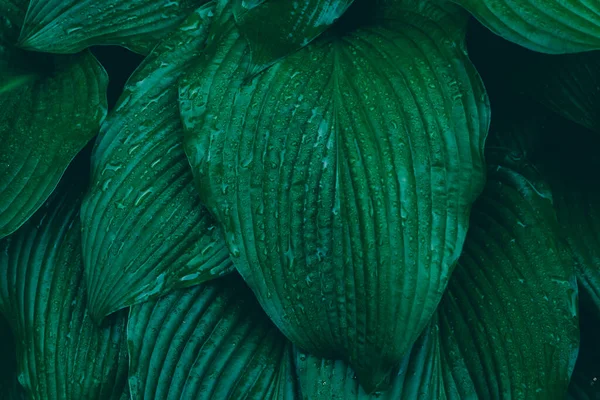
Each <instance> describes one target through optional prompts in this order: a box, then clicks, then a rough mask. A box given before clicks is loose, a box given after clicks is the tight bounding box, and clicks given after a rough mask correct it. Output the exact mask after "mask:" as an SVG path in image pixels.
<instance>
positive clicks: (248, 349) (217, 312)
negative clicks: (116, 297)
mask: <svg viewBox="0 0 600 400" xmlns="http://www.w3.org/2000/svg"><path fill="white" fill-rule="evenodd" d="M127 338H128V342H129V354H130V357H131V365H130V368H131V371H130V375H129V385H130V387H131V390H132V392H131V395H132V399H133V400H137V399H149V398H152V399H156V400H161V399H215V400H216V399H223V400H226V399H231V400H234V399H261V400H262V399H265V400H269V399H281V400H285V399H289V400H292V399H294V398H295V393H296V390H297V389H296V384H295V376H294V375H293V360H292V352H291V350H292V349H291V343H290V342H289V341H288V340H287V339H286V338H285V337H284V336H283V335H282V334H281V332H279V331H278V330H277V328H276V327H275V326H274V325H273V324H272V322H271V321H269V319H268V318H267V316H266V315H265V314H264V312H263V311H262V309H261V308H260V306H259V304H258V303H257V302H256V299H255V298H254V296H253V294H252V292H251V291H250V289H248V287H247V286H246V285H245V284H244V282H243V280H242V279H241V278H240V277H239V276H231V277H226V278H222V279H219V280H217V281H214V282H210V283H206V284H203V285H199V286H195V287H192V288H188V289H182V290H177V291H175V292H173V293H171V294H169V295H167V296H165V297H162V298H161V299H159V300H156V301H150V302H146V303H144V304H141V305H136V306H133V307H132V309H131V314H130V319H129V324H128V327H127Z"/></svg>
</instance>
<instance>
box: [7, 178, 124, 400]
mask: <svg viewBox="0 0 600 400" xmlns="http://www.w3.org/2000/svg"><path fill="white" fill-rule="evenodd" d="M73 180H74V177H73V176H68V177H66V179H65V180H64V185H63V184H62V183H61V187H60V188H59V189H57V193H55V194H54V195H53V196H52V197H51V199H50V200H49V201H48V202H47V203H46V204H45V205H44V206H43V207H42V208H40V209H39V210H38V212H37V213H36V214H35V215H34V216H33V217H32V218H31V219H30V220H29V221H28V222H27V223H26V224H25V225H23V226H22V227H21V228H20V229H19V230H18V231H17V232H15V233H14V234H13V235H11V236H9V237H8V238H5V239H3V240H2V241H0V313H2V314H4V315H5V316H6V318H7V320H8V322H9V324H10V326H11V329H12V331H13V332H14V334H15V337H16V338H17V340H16V345H17V354H18V366H19V382H20V383H21V384H22V385H23V386H24V387H25V389H26V391H27V397H28V398H30V399H43V400H52V399H57V400H58V399H60V400H68V399H73V400H81V399H90V400H94V399H98V400H108V399H119V398H120V397H121V395H122V393H123V391H124V390H125V385H126V382H127V349H126V340H125V333H126V332H125V323H126V318H125V315H124V314H123V313H121V314H119V315H115V316H114V318H112V319H111V320H110V321H107V323H106V324H105V325H103V326H102V327H97V326H96V325H95V324H94V323H93V322H92V320H91V318H90V317H89V314H88V313H87V311H86V307H85V305H86V293H85V284H84V280H83V263H82V257H81V231H80V223H79V205H80V201H79V198H80V196H81V195H80V190H79V189H77V188H75V187H74V186H70V185H69V183H70V182H72V181H73Z"/></svg>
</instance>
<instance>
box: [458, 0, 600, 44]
mask: <svg viewBox="0 0 600 400" xmlns="http://www.w3.org/2000/svg"><path fill="white" fill-rule="evenodd" d="M453 1H454V2H456V3H458V4H460V5H461V6H463V7H465V8H466V9H467V10H468V11H469V12H470V13H471V14H473V15H474V16H475V18H477V19H478V20H479V21H480V22H481V23H482V24H484V25H485V26H487V27H488V28H489V29H490V30H492V31H493V32H494V33H496V34H497V35H500V36H502V37H503V38H505V39H507V40H510V41H512V42H514V43H517V44H519V45H521V46H524V47H527V48H528V49H530V50H534V51H539V52H542V53H550V54H561V53H576V52H582V51H589V50H598V49H600V2H597V1H585V0H528V1H517V2H515V1H513V0H453Z"/></svg>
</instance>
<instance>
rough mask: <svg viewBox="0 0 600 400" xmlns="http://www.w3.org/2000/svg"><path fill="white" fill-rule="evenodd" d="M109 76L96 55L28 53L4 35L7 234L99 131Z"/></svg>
mask: <svg viewBox="0 0 600 400" xmlns="http://www.w3.org/2000/svg"><path fill="white" fill-rule="evenodd" d="M0 25H2V21H1V19H0ZM0 36H1V35H0ZM107 80H108V79H107V76H106V72H105V71H104V69H103V68H102V66H101V65H100V64H99V63H98V62H97V61H96V59H95V58H94V56H92V55H91V54H90V53H89V52H84V53H81V54H77V55H74V56H57V57H50V56H47V55H44V54H27V53H26V52H23V51H21V50H19V49H15V48H14V47H12V46H10V45H8V44H6V42H3V41H2V40H1V37H0V143H2V146H0V238H2V237H4V236H6V235H9V234H10V233H12V232H14V231H15V230H17V229H18V228H19V227H20V226H21V225H22V224H23V223H24V222H25V221H26V220H27V219H28V218H29V217H30V216H31V215H32V214H33V213H34V212H35V211H36V210H37V209H38V208H39V207H40V206H41V205H42V204H43V203H44V201H45V200H46V199H47V198H48V196H49V195H50V193H52V190H53V189H54V188H55V187H56V185H57V183H58V181H59V180H60V178H61V176H62V174H63V173H64V171H65V170H66V168H67V166H68V165H69V163H70V162H71V160H72V159H73V157H74V156H75V155H76V154H77V153H78V152H79V151H80V150H81V149H82V148H83V147H84V146H85V144H86V143H87V142H88V141H89V140H90V139H91V138H92V137H94V135H96V134H97V133H98V128H99V125H100V123H101V122H102V120H103V119H104V117H105V115H106V107H107V105H106V86H107Z"/></svg>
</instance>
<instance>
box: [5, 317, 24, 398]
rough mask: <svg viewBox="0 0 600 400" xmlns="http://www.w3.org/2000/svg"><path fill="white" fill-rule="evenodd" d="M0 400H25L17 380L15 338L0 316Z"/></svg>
mask: <svg viewBox="0 0 600 400" xmlns="http://www.w3.org/2000/svg"><path fill="white" fill-rule="evenodd" d="M0 352H2V362H1V363H0V400H20V399H25V392H24V390H23V388H22V387H21V385H20V384H19V381H18V380H17V359H16V357H17V352H16V350H15V338H14V336H13V334H12V331H11V329H10V326H9V325H8V322H7V321H6V320H5V319H4V317H2V315H0Z"/></svg>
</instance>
